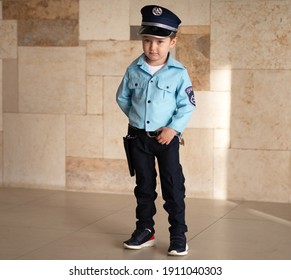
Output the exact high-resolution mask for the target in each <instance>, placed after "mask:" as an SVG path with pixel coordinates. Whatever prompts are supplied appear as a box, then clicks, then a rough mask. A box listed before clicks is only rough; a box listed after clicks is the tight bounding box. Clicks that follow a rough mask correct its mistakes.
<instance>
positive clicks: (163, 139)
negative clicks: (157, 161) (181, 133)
mask: <svg viewBox="0 0 291 280" xmlns="http://www.w3.org/2000/svg"><path fill="white" fill-rule="evenodd" d="M159 131H161V133H160V134H159V135H158V136H157V137H156V139H157V141H158V142H159V143H160V144H162V145H169V144H170V142H171V141H172V139H173V138H174V137H175V136H176V135H177V131H176V130H174V129H172V128H169V127H161V128H160V129H159Z"/></svg>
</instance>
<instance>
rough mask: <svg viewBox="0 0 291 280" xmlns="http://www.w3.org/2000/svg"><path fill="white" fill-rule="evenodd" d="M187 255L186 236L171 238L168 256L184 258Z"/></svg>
mask: <svg viewBox="0 0 291 280" xmlns="http://www.w3.org/2000/svg"><path fill="white" fill-rule="evenodd" d="M187 254H188V244H187V241H186V236H185V235H184V234H179V235H173V236H171V238H170V247H169V249H168V255H170V256H185V255H187Z"/></svg>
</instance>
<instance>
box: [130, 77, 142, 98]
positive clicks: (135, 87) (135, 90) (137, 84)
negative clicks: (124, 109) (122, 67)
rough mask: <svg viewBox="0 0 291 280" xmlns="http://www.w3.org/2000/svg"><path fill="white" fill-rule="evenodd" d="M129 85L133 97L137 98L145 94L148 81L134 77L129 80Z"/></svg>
mask: <svg viewBox="0 0 291 280" xmlns="http://www.w3.org/2000/svg"><path fill="white" fill-rule="evenodd" d="M128 87H129V89H130V91H131V93H132V98H133V99H137V98H140V97H141V95H142V94H143V92H144V90H145V88H146V83H144V82H142V81H140V80H134V79H132V80H130V81H129V82H128Z"/></svg>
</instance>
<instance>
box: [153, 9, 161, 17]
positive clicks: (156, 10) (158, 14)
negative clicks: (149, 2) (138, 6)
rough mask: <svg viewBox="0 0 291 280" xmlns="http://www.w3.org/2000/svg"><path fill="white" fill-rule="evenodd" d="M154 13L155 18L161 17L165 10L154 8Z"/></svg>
mask: <svg viewBox="0 0 291 280" xmlns="http://www.w3.org/2000/svg"><path fill="white" fill-rule="evenodd" d="M152 12H153V14H154V15H155V16H160V15H161V14H162V13H163V10H162V8H160V7H154V8H153V10H152Z"/></svg>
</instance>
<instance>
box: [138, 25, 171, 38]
mask: <svg viewBox="0 0 291 280" xmlns="http://www.w3.org/2000/svg"><path fill="white" fill-rule="evenodd" d="M139 34H140V35H141V36H154V37H158V38H166V37H169V36H171V35H172V34H173V31H171V30H167V29H164V28H161V27H157V26H141V28H140V30H139Z"/></svg>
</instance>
